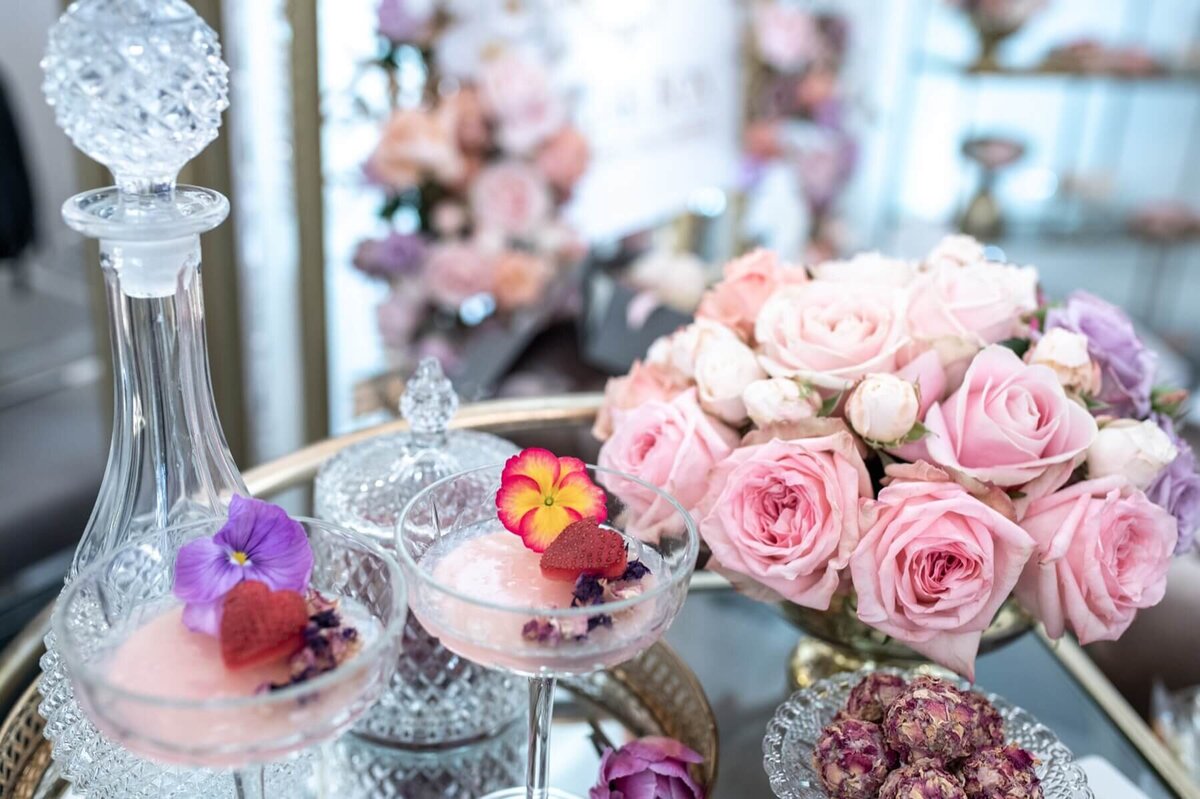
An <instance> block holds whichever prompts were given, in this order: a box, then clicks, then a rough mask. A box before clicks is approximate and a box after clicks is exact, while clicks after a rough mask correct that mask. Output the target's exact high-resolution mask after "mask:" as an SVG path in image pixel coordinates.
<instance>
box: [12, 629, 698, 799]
mask: <svg viewBox="0 0 1200 799" xmlns="http://www.w3.org/2000/svg"><path fill="white" fill-rule="evenodd" d="M563 693H564V696H563V698H562V699H563V701H561V702H560V704H559V707H558V708H556V723H555V728H554V736H555V740H554V746H555V749H554V751H555V752H556V754H557V755H561V757H555V760H559V761H561V762H564V763H565V765H564V766H563V769H562V772H563V773H562V779H565V780H567V781H569V782H572V783H574V788H575V790H577V791H578V790H579V788H580V787H581V786H582V787H583V788H585V789H586V785H587V783H588V781H589V780H591V779H594V777H595V774H596V771H595V767H596V763H597V762H598V759H599V747H598V743H597V739H600V740H603V739H605V738H607V739H609V740H611V741H612V742H613V743H615V744H617V745H619V744H620V743H621V742H622V741H624V740H627V739H629V738H633V737H642V736H646V735H665V736H668V737H671V738H676V739H678V740H680V741H682V742H683V743H685V744H687V745H688V746H690V747H691V748H693V749H695V750H696V751H697V752H699V753H700V754H701V755H703V756H704V763H703V764H701V765H700V766H698V767H696V769H695V773H694V776H695V777H696V778H697V779H698V780H699V781H700V782H701V783H702V784H703V785H704V786H705V787H706V788H708V789H711V788H712V786H713V784H714V783H715V782H716V776H717V722H716V718H715V717H714V716H713V710H712V707H711V706H710V705H709V703H708V698H707V697H706V696H705V694H704V690H703V689H702V688H701V687H700V682H699V680H697V679H696V675H695V674H693V673H692V670H691V669H689V668H688V666H687V664H685V663H684V662H683V661H682V660H681V659H680V658H679V656H678V655H676V654H675V652H674V651H672V650H671V648H670V647H668V646H667V645H666V644H664V643H658V644H655V645H654V646H652V647H651V648H650V649H648V650H646V652H644V653H642V654H641V655H640V656H638V657H637V658H634V659H633V660H631V661H628V662H626V663H622V664H621V665H619V666H616V667H614V668H612V669H610V670H608V671H604V672H599V673H597V674H594V675H590V676H588V677H581V678H575V679H571V680H565V681H563ZM40 701H41V695H40V694H39V693H38V692H37V685H36V683H35V684H33V685H30V686H29V687H28V688H27V689H26V691H25V693H24V694H23V695H22V696H21V698H20V699H19V700H18V701H17V703H16V705H15V706H14V707H13V709H12V711H11V712H10V713H9V715H8V718H7V719H5V721H4V724H3V725H2V726H0V797H5V798H6V799H35V797H37V798H38V799H42V797H68V796H71V793H70V791H69V786H67V785H66V784H64V783H61V782H60V781H59V780H58V779H57V778H56V776H55V775H54V774H53V773H51V765H52V764H51V759H50V743H49V741H47V740H46V739H45V738H43V737H42V728H43V726H44V725H45V721H44V720H43V719H42V717H41V715H40V714H39V713H38V710H37V706H38V703H39V702H40ZM597 730H598V731H599V732H597ZM523 744H524V734H523V732H522V731H521V730H509V731H506V733H502V734H501V736H498V737H497V739H496V740H491V741H483V742H480V743H478V744H474V745H472V746H467V747H460V748H457V749H454V750H447V751H443V752H436V751H435V752H429V751H423V752H413V751H406V750H402V749H391V748H387V747H379V746H375V745H372V744H369V743H368V742H365V741H357V740H355V739H353V738H352V737H351V738H347V739H345V740H343V741H342V742H341V743H340V744H339V745H337V746H336V747H335V748H334V751H333V755H332V761H331V762H332V764H333V766H334V768H333V769H330V770H329V771H332V772H333V773H331V774H327V775H326V776H325V778H324V782H323V784H322V788H323V790H321V791H320V793H322V794H324V795H326V796H337V797H339V798H340V799H350V797H360V796H361V797H363V798H364V799H366V797H371V796H395V795H402V796H404V797H405V799H441V797H444V796H460V795H461V796H472V795H479V794H477V793H475V792H476V791H477V790H479V789H481V788H486V787H488V785H489V781H491V782H492V783H495V782H497V781H501V780H503V779H505V778H506V777H511V778H512V779H515V780H518V781H519V777H520V776H521V774H520V769H519V767H518V766H519V764H520V763H521V757H522V756H521V755H520V751H521V750H520V747H521V746H523ZM339 772H341V773H339ZM400 787H403V792H402V793H400V794H397V793H395V791H396V790H397V789H398V788H400ZM491 787H502V786H501V784H493V785H491ZM484 792H486V791H484Z"/></svg>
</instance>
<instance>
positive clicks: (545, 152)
mask: <svg viewBox="0 0 1200 799" xmlns="http://www.w3.org/2000/svg"><path fill="white" fill-rule="evenodd" d="M590 157H591V153H590V151H589V150H588V143H587V139H585V138H584V136H583V134H582V133H580V132H579V130H578V129H576V128H573V127H570V126H567V127H565V128H563V129H562V130H560V131H559V132H558V133H556V134H554V135H553V136H551V137H550V139H549V140H548V141H547V142H546V143H545V145H543V147H542V149H541V151H540V152H538V154H537V159H536V163H537V168H538V169H540V170H542V174H543V175H545V176H546V180H548V181H550V185H551V186H553V187H554V188H556V189H558V190H559V191H563V192H567V191H570V190H571V187H572V186H574V185H575V184H576V183H578V182H579V179H580V178H581V177H583V173H584V172H586V171H587V166H588V159H589V158H590Z"/></svg>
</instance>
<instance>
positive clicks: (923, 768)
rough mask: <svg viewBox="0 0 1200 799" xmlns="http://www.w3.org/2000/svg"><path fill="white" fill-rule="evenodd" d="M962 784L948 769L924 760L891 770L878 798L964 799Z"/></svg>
mask: <svg viewBox="0 0 1200 799" xmlns="http://www.w3.org/2000/svg"><path fill="white" fill-rule="evenodd" d="M966 796H967V795H966V793H964V792H963V788H962V785H961V784H960V783H959V781H958V779H957V778H956V777H955V776H954V775H953V774H951V773H950V772H948V771H945V770H944V769H942V768H939V767H938V766H936V765H934V764H933V763H932V762H930V761H928V760H926V761H922V762H920V763H909V764H908V765H906V766H901V767H900V768H898V769H896V770H895V771H893V772H892V773H891V774H889V775H888V776H887V779H886V780H884V781H883V786H882V787H880V789H879V799H966Z"/></svg>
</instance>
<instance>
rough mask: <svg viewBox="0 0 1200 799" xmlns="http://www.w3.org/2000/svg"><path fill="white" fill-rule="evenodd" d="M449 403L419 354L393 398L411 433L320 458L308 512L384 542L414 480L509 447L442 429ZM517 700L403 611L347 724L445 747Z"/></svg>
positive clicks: (454, 404)
mask: <svg viewBox="0 0 1200 799" xmlns="http://www.w3.org/2000/svg"><path fill="white" fill-rule="evenodd" d="M457 408H458V397H457V396H456V395H455V393H454V389H453V388H452V387H451V385H450V381H449V380H448V379H447V378H446V377H445V375H443V374H442V368H441V366H440V365H439V363H438V361H437V359H435V358H426V359H424V360H422V361H421V363H420V365H418V367H417V370H416V372H415V373H414V374H413V376H412V378H411V379H410V380H409V381H408V385H407V386H406V387H405V392H404V397H403V398H402V399H401V402H400V410H401V412H402V413H403V415H404V417H405V418H406V419H407V420H408V422H409V425H410V428H411V432H410V433H397V434H395V435H390V436H380V437H377V438H372V439H370V440H369V441H365V442H363V443H361V444H358V445H356V446H353V447H349V448H347V449H345V450H343V451H342V452H341V453H339V454H338V455H336V456H335V457H333V458H331V459H330V460H329V461H328V462H327V463H325V465H324V466H323V467H322V468H321V471H320V472H319V473H318V475H317V481H316V500H315V502H316V515H317V516H318V517H320V518H322V519H326V520H328V521H331V522H335V523H337V524H339V525H342V526H343V527H347V528H349V529H351V530H355V531H357V532H360V533H363V534H365V535H369V536H371V537H372V538H373V539H375V540H376V541H378V542H379V543H380V544H381V545H383V546H386V547H388V548H391V547H392V546H394V542H395V525H396V520H397V518H398V517H399V515H400V512H401V511H402V510H403V509H404V506H405V505H406V504H407V503H408V501H409V500H410V499H412V497H413V496H414V495H415V494H416V493H417V492H419V491H420V490H421V489H422V488H424V487H426V486H428V485H430V484H432V483H434V482H436V481H437V480H440V479H441V478H443V477H447V476H449V475H451V474H455V473H457V472H460V471H463V470H465V469H470V468H473V467H476V466H484V465H493V464H499V463H503V462H504V461H505V460H506V459H507V458H508V457H509V456H511V455H515V454H516V452H517V447H516V445H514V444H513V443H511V442H509V441H505V440H504V439H502V438H498V437H496V436H493V435H489V434H487V433H479V432H474V431H470V430H453V431H448V430H447V426H448V425H449V423H450V419H451V417H453V415H454V412H455V410H456V409H457ZM524 707H525V692H524V688H523V686H522V685H521V684H519V682H518V681H517V680H515V679H513V678H512V677H510V676H508V675H506V674H502V673H500V672H496V671H492V670H490V669H485V668H482V667H480V666H477V665H475V664H474V663H471V662H470V661H468V660H464V659H463V658H460V657H458V656H457V655H455V654H453V653H452V652H450V651H449V650H447V649H446V648H445V647H443V646H442V645H441V644H440V643H439V642H438V640H437V639H436V638H434V637H433V636H431V635H429V633H427V632H425V630H424V629H423V628H422V627H421V625H420V624H418V623H417V621H416V619H414V618H413V617H412V615H411V614H410V615H409V618H408V623H407V624H406V625H405V628H404V647H403V650H402V651H401V654H400V662H399V664H398V666H397V669H396V673H395V674H394V675H393V677H392V682H391V685H390V686H389V688H388V690H387V691H386V692H385V693H384V695H383V697H382V698H381V699H380V701H379V703H378V704H377V705H376V706H375V707H374V708H372V710H371V711H370V712H369V713H368V714H367V715H366V716H365V717H364V718H363V720H362V721H360V722H359V724H358V727H357V729H356V731H357V733H358V734H359V735H363V736H365V737H369V738H371V739H374V740H376V741H381V742H385V743H389V744H397V745H401V746H406V747H427V746H448V745H453V744H459V743H463V742H466V741H470V740H472V739H477V738H483V737H486V736H488V735H492V734H494V733H495V732H496V731H497V730H499V729H500V728H502V727H504V726H505V725H506V724H509V723H511V722H512V720H513V719H515V718H516V717H517V716H518V715H519V714H520V713H521V712H522V711H523V710H524Z"/></svg>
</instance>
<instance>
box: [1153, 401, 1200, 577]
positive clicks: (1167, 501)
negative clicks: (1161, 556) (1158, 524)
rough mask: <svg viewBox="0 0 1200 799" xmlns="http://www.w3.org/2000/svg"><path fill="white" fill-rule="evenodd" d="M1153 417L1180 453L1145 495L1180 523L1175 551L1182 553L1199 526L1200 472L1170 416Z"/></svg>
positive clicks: (1192, 545)
mask: <svg viewBox="0 0 1200 799" xmlns="http://www.w3.org/2000/svg"><path fill="white" fill-rule="evenodd" d="M1154 421H1156V422H1157V423H1158V426H1159V427H1161V428H1162V429H1163V431H1165V432H1166V434H1167V435H1168V436H1169V437H1170V439H1171V443H1173V444H1174V445H1175V447H1176V449H1178V450H1179V454H1178V455H1177V456H1176V457H1175V460H1173V461H1171V462H1170V463H1169V464H1167V466H1166V468H1165V469H1163V470H1162V471H1161V472H1159V473H1158V476H1157V477H1155V478H1154V482H1152V483H1151V484H1150V486H1149V487H1148V488H1147V489H1146V496H1148V497H1149V498H1150V501H1151V502H1154V503H1156V504H1158V505H1160V506H1161V507H1163V508H1166V510H1167V512H1168V513H1170V514H1171V515H1172V516H1174V517H1175V521H1176V522H1177V524H1178V525H1179V540H1178V541H1177V542H1176V544H1175V554H1176V555H1182V554H1183V553H1185V552H1190V551H1191V549H1192V547H1194V546H1195V545H1196V529H1197V528H1198V527H1200V475H1198V474H1196V453H1194V452H1193V451H1192V447H1191V445H1189V444H1188V443H1187V441H1185V440H1184V439H1183V437H1182V436H1180V435H1179V434H1178V433H1177V432H1176V430H1175V423H1174V421H1172V419H1171V417H1169V416H1165V415H1162V414H1155V415H1154Z"/></svg>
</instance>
